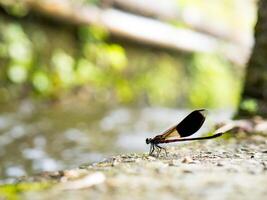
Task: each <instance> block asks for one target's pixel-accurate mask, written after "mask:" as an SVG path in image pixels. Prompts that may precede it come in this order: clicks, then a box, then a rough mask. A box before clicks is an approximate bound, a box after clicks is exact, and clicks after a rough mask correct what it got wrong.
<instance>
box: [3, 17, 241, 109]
mask: <svg viewBox="0 0 267 200" xmlns="http://www.w3.org/2000/svg"><path fill="white" fill-rule="evenodd" d="M55 27H56V29H55ZM0 30H1V32H0V67H1V70H0V83H1V84H0V99H1V100H0V102H5V101H10V100H11V99H12V98H18V97H25V96H26V97H34V98H36V97H38V98H41V99H59V100H61V99H65V98H68V97H70V96H72V97H75V98H80V97H82V99H85V100H86V101H87V102H88V101H100V102H110V103H130V104H139V103H145V104H148V105H163V106H177V105H180V106H196V107H224V106H233V105H236V104H237V100H238V94H239V88H240V81H239V80H240V79H236V75H233V70H232V66H231V65H230V64H229V63H227V62H226V61H225V60H224V59H222V58H219V57H218V56H216V55H205V54H194V55H184V54H178V53H173V52H166V51H164V50H155V49H151V48H147V47H144V46H138V45H132V44H128V43H126V42H123V41H122V42H116V43H115V42H114V41H111V40H110V37H109V35H108V32H107V31H106V30H105V29H103V28H102V27H95V26H90V27H86V26H84V27H78V28H77V29H74V28H73V27H68V26H65V25H62V26H58V25H55V24H51V25H49V24H47V23H41V22H40V21H36V20H28V21H27V20H25V21H23V20H16V19H11V18H8V17H4V18H2V19H1V20H0Z"/></svg>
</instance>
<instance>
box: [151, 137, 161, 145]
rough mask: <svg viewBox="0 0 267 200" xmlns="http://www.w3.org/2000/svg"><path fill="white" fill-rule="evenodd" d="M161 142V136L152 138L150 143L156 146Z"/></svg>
mask: <svg viewBox="0 0 267 200" xmlns="http://www.w3.org/2000/svg"><path fill="white" fill-rule="evenodd" d="M161 141H162V135H157V136H156V137H154V138H153V139H152V140H151V141H150V142H151V143H153V144H158V143H160V142H161Z"/></svg>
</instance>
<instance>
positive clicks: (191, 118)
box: [176, 109, 206, 137]
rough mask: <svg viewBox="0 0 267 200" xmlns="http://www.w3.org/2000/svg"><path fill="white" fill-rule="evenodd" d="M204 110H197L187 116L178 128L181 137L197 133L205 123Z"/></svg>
mask: <svg viewBox="0 0 267 200" xmlns="http://www.w3.org/2000/svg"><path fill="white" fill-rule="evenodd" d="M205 111H206V110H204V109H201V110H195V111H193V112H191V113H190V114H189V115H187V116H186V117H185V118H184V119H183V120H182V121H181V122H180V123H179V124H178V125H177V126H176V130H177V132H178V133H179V135H180V137H187V136H190V135H193V134H194V133H195V132H197V131H198V130H199V129H200V128H201V126H202V125H203V123H204V121H205Z"/></svg>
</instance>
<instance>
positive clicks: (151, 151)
mask: <svg viewBox="0 0 267 200" xmlns="http://www.w3.org/2000/svg"><path fill="white" fill-rule="evenodd" d="M154 150H155V147H154V144H151V146H150V152H149V155H150V156H151V155H152V154H153V152H154Z"/></svg>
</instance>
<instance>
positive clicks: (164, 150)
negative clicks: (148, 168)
mask: <svg viewBox="0 0 267 200" xmlns="http://www.w3.org/2000/svg"><path fill="white" fill-rule="evenodd" d="M156 146H157V147H158V148H159V149H160V150H161V149H163V150H164V151H165V154H166V156H168V153H167V150H166V148H164V147H161V146H159V145H156Z"/></svg>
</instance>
